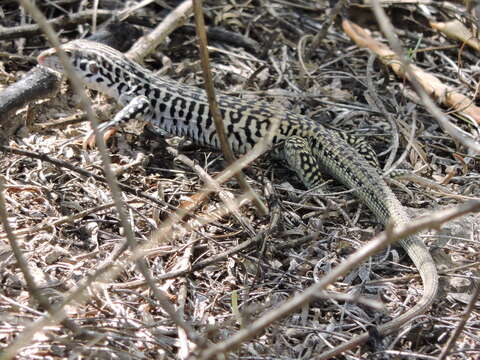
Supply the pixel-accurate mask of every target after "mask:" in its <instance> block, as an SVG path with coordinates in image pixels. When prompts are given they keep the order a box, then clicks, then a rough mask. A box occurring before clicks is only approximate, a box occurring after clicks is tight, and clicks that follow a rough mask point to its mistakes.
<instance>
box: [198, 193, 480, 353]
mask: <svg viewBox="0 0 480 360" xmlns="http://www.w3.org/2000/svg"><path fill="white" fill-rule="evenodd" d="M476 211H480V201H479V200H472V201H469V202H467V203H465V204H462V205H459V206H457V207H454V208H451V209H447V210H443V211H439V212H436V213H433V214H432V215H431V216H428V217H424V218H421V219H417V220H414V221H412V222H410V223H409V224H408V225H400V226H397V227H395V228H391V229H389V230H388V231H384V232H382V233H380V234H378V235H377V236H375V237H374V238H373V239H371V240H370V241H369V242H368V243H367V244H365V245H364V246H362V247H361V248H360V249H358V250H357V251H355V252H354V253H353V254H352V255H350V256H349V257H348V258H347V259H346V260H345V261H343V262H342V263H341V264H340V265H338V266H337V267H336V268H334V269H333V270H332V271H330V272H329V273H328V274H326V275H325V276H324V277H323V278H322V279H321V280H320V281H319V282H317V283H316V284H314V285H312V286H310V287H309V288H308V289H305V291H304V292H303V293H301V294H299V295H297V296H294V297H292V298H290V299H289V300H287V301H286V302H284V303H283V304H282V305H280V306H279V307H277V308H276V309H275V310H271V311H269V312H267V313H266V314H264V315H263V316H262V317H261V318H259V319H258V320H256V321H254V322H253V323H251V324H250V325H249V326H248V327H247V328H245V329H243V330H240V331H239V332H237V333H236V334H235V335H233V336H231V337H230V338H228V339H227V340H225V341H223V342H221V343H219V344H215V345H213V346H211V347H209V348H208V349H207V350H205V351H204V352H203V353H201V355H200V359H203V360H206V359H211V358H214V357H215V356H218V355H220V354H225V353H227V352H228V351H230V350H232V349H234V348H236V347H237V346H238V345H240V344H241V343H243V342H245V341H248V340H250V339H252V338H253V337H254V336H256V335H257V334H258V333H259V332H261V331H262V330H264V329H265V328H266V327H268V326H269V325H271V324H272V323H273V322H275V321H277V320H280V319H282V318H284V317H286V316H287V315H290V314H291V313H293V312H294V311H296V310H298V309H300V308H301V307H302V306H305V305H306V304H308V303H309V302H311V301H312V300H314V299H315V298H316V297H317V295H318V293H319V292H320V291H322V290H324V289H325V288H326V287H327V286H328V285H330V284H331V283H333V282H334V281H335V280H337V279H338V278H339V277H341V276H344V275H345V274H347V273H348V272H349V271H351V270H352V269H353V268H355V267H357V266H358V264H361V263H363V262H364V261H365V260H366V259H367V258H368V257H369V256H372V255H374V254H375V253H377V252H379V251H380V250H382V249H384V248H385V247H387V246H388V245H390V244H392V243H394V242H396V241H398V240H400V239H403V238H406V237H407V236H411V235H414V234H416V233H417V232H420V231H422V230H426V229H438V228H440V227H441V226H442V225H443V224H444V223H445V222H448V221H450V220H452V219H455V218H457V217H460V216H462V215H465V214H467V213H470V212H476ZM387 234H388V236H387ZM367 339H368V334H363V335H360V336H358V337H356V338H354V339H353V340H351V341H350V342H348V343H347V344H342V345H340V346H339V347H337V348H335V349H333V350H331V351H328V352H327V353H324V354H322V355H321V356H320V357H319V358H318V359H329V358H331V357H333V356H335V355H337V354H339V353H341V352H343V351H345V350H348V349H349V348H351V347H353V346H356V345H359V344H361V343H363V342H365V341H366V340H367ZM344 345H348V346H344Z"/></svg>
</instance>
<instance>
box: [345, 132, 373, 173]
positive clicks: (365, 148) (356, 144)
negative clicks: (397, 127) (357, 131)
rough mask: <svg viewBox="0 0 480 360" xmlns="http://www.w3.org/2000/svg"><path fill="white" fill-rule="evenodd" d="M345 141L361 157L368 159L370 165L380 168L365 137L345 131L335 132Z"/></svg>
mask: <svg viewBox="0 0 480 360" xmlns="http://www.w3.org/2000/svg"><path fill="white" fill-rule="evenodd" d="M337 135H339V136H340V137H341V138H342V139H343V140H345V142H346V143H347V144H348V145H350V146H351V147H353V148H354V149H355V150H356V151H357V152H358V153H359V154H360V155H362V157H363V158H364V159H365V160H367V161H368V163H369V164H370V165H372V166H373V167H374V168H376V169H380V163H379V161H378V157H377V153H376V152H375V150H373V148H372V146H371V145H370V143H368V142H367V141H366V140H365V139H363V138H361V137H359V136H354V135H350V134H347V133H345V132H342V131H339V132H338V133H337Z"/></svg>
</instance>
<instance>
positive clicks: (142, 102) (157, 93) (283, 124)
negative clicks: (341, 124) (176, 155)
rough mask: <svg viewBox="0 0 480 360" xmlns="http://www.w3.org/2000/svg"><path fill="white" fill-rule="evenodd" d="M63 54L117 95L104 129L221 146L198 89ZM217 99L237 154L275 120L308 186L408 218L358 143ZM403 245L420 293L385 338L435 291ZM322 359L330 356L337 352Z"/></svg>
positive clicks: (423, 264) (273, 111) (84, 48)
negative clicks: (127, 125) (345, 191)
mask: <svg viewBox="0 0 480 360" xmlns="http://www.w3.org/2000/svg"><path fill="white" fill-rule="evenodd" d="M63 49H64V50H65V51H66V52H67V53H68V54H69V55H70V57H71V59H72V62H73V65H74V67H75V69H76V71H77V72H78V74H79V75H80V76H81V78H82V79H83V80H84V82H85V84H86V86H88V87H90V88H92V89H95V90H98V91H101V92H103V93H105V94H108V95H109V96H112V97H114V98H115V99H117V101H118V102H119V103H120V104H122V105H124V106H125V108H124V109H123V110H122V112H120V113H119V114H118V115H117V116H116V117H115V119H114V120H112V121H110V122H108V123H106V124H102V129H103V130H106V129H109V128H112V127H113V126H115V125H118V124H119V123H121V122H123V121H128V120H130V119H132V118H135V117H143V118H144V120H146V121H149V122H150V123H151V124H152V125H153V126H155V127H158V128H161V129H163V130H165V131H167V132H169V133H171V134H173V135H177V136H188V137H189V138H190V139H192V140H193V141H194V142H196V143H198V144H201V145H210V146H212V147H214V148H217V149H218V148H219V141H218V138H217V136H216V132H215V126H214V123H213V120H212V117H211V115H210V114H209V111H208V101H207V97H206V94H205V92H204V91H203V90H201V89H199V88H196V87H192V86H188V85H184V84H181V83H179V82H176V81H173V80H170V79H167V78H163V77H158V76H155V75H154V74H153V73H152V72H150V71H149V70H147V69H145V68H143V67H142V66H140V65H139V64H137V63H134V62H132V61H131V60H129V59H127V58H126V57H125V56H124V55H123V54H122V53H120V52H118V51H116V50H114V49H112V48H110V47H108V46H105V45H102V44H98V43H95V42H91V41H86V40H76V41H73V42H70V43H67V44H65V45H63ZM38 62H39V63H40V64H41V65H44V66H48V67H50V68H52V69H56V70H58V71H62V70H63V66H62V65H61V64H60V61H59V59H58V57H57V55H56V53H55V50H54V49H49V50H46V51H44V52H42V53H41V54H40V55H39V57H38ZM217 101H218V104H219V107H220V112H221V114H222V116H223V120H224V123H225V129H226V132H227V138H228V141H229V144H230V146H231V148H232V149H233V151H234V152H237V153H244V152H246V151H248V150H250V149H251V148H252V147H253V146H254V145H255V144H256V143H257V142H258V141H259V140H260V139H261V138H262V137H263V136H264V135H265V134H266V133H267V131H268V130H269V128H270V126H271V124H272V123H273V122H275V121H280V126H279V128H278V131H277V133H276V134H275V136H274V137H273V144H274V145H278V147H276V148H277V150H276V155H277V156H279V157H281V158H283V159H284V160H285V161H286V162H287V164H288V166H289V167H291V168H292V169H293V170H295V171H296V173H297V174H298V176H299V177H300V179H302V181H303V182H304V183H305V185H306V186H307V187H312V186H315V185H316V184H317V183H318V182H319V181H320V178H321V177H320V174H321V172H326V173H328V174H329V175H330V176H332V177H333V178H335V179H336V180H338V181H340V182H341V183H343V184H344V185H345V186H347V187H348V188H350V189H353V190H354V192H355V194H356V196H357V197H358V198H359V199H360V200H361V201H362V202H363V203H365V204H366V205H367V206H368V207H369V208H370V209H371V211H372V212H373V213H374V214H375V216H376V217H377V218H378V220H379V221H381V222H382V223H383V224H384V225H386V224H387V223H393V224H400V223H407V222H408V221H409V218H408V216H407V214H406V212H405V210H404V209H403V207H402V205H401V204H400V202H399V201H398V200H397V198H396V197H395V195H394V194H393V192H392V191H391V189H390V188H389V187H388V186H387V184H386V183H385V181H384V180H383V179H382V177H381V176H380V175H379V172H378V170H377V169H376V168H375V167H373V166H372V165H371V161H370V162H369V161H367V160H366V159H365V158H364V157H363V156H362V154H364V155H365V154H366V155H367V156H368V155H369V151H368V149H366V148H365V147H363V146H362V145H361V144H360V146H358V147H355V148H354V147H352V146H351V145H349V144H348V143H347V141H345V140H344V138H345V136H339V134H337V133H336V132H334V131H331V130H329V129H327V128H325V127H323V126H321V125H319V124H316V123H314V122H313V121H312V120H310V119H309V118H307V117H305V116H303V115H299V114H295V113H292V112H289V111H285V110H283V109H279V108H277V107H273V106H271V105H269V104H267V103H265V102H262V101H256V100H242V99H238V98H235V97H231V96H227V95H218V98H217ZM370 160H371V159H370ZM400 244H401V246H402V247H403V248H404V249H405V251H406V252H407V254H408V255H409V256H410V258H411V259H412V261H413V263H414V264H415V266H416V267H417V269H418V271H419V273H420V275H421V277H422V281H423V284H424V292H423V296H422V298H421V299H420V300H419V301H418V303H417V304H416V305H415V306H414V307H412V308H411V309H409V310H408V311H407V312H405V313H404V314H402V315H400V316H398V317H397V318H395V319H393V320H392V321H390V322H388V323H385V324H383V325H381V326H379V328H378V330H379V332H380V334H383V335H386V334H389V333H391V332H393V331H395V330H398V329H399V328H400V327H401V326H402V325H403V324H405V323H406V322H408V321H410V320H412V319H413V318H414V317H416V316H418V315H420V314H422V313H424V312H425V311H426V310H427V309H428V308H429V306H430V305H431V303H432V301H433V300H434V298H435V296H436V293H437V288H438V274H437V269H436V267H435V264H434V262H433V259H432V257H431V256H430V253H429V252H428V249H427V248H426V246H425V245H424V243H423V242H422V241H421V240H420V239H419V238H418V237H408V238H406V239H403V240H401V241H400ZM367 338H368V334H363V335H360V336H358V337H356V338H354V341H353V344H355V345H356V344H359V343H361V342H364V341H365V340H367ZM338 350H344V349H340V348H339V349H338ZM324 355H325V356H326V357H328V356H333V355H334V353H333V352H332V353H326V354H324ZM326 357H325V358H326Z"/></svg>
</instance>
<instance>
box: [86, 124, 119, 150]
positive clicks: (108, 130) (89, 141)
mask: <svg viewBox="0 0 480 360" xmlns="http://www.w3.org/2000/svg"><path fill="white" fill-rule="evenodd" d="M98 130H99V131H100V132H102V134H103V141H105V142H107V140H108V139H110V138H111V137H112V136H113V135H114V134H115V133H116V132H117V129H116V128H115V127H102V126H99V129H98ZM95 143H96V140H95V133H94V132H93V130H91V131H90V132H89V133H88V135H87V136H86V137H85V139H84V140H83V144H82V146H83V148H84V149H91V148H94V147H95Z"/></svg>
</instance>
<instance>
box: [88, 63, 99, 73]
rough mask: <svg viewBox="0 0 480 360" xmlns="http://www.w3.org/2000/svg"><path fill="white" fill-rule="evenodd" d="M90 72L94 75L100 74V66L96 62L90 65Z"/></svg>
mask: <svg viewBox="0 0 480 360" xmlns="http://www.w3.org/2000/svg"><path fill="white" fill-rule="evenodd" d="M88 71H90V72H91V73H92V74H96V73H97V72H98V66H97V64H95V63H94V62H90V63H89V64H88Z"/></svg>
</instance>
